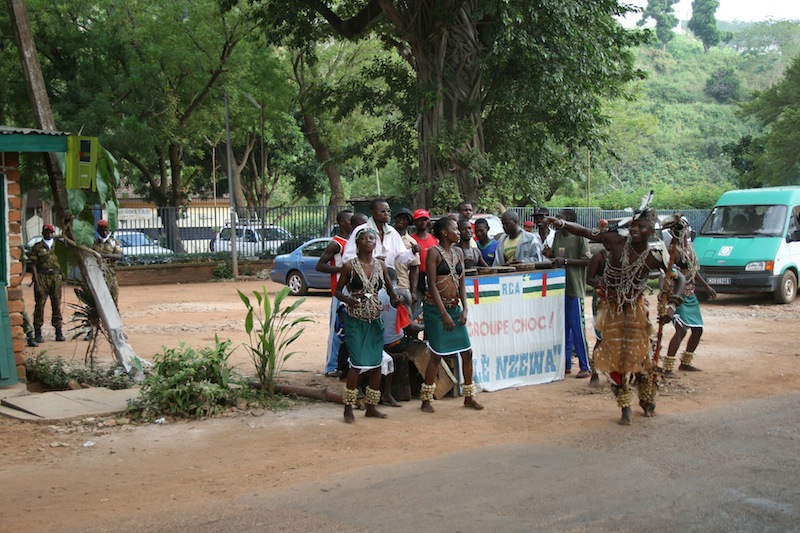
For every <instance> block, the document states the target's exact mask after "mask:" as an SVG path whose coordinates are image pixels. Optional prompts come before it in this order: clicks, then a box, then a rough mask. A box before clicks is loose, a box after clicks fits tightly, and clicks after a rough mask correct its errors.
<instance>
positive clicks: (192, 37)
mask: <svg viewBox="0 0 800 533" xmlns="http://www.w3.org/2000/svg"><path fill="white" fill-rule="evenodd" d="M29 3H30V4H32V5H31V8H30V12H31V13H32V19H33V20H32V25H33V26H34V31H35V32H36V39H37V43H38V45H39V52H40V56H41V57H43V58H46V61H44V62H43V69H44V71H45V75H46V77H47V78H48V79H49V80H50V85H49V90H50V91H51V93H52V101H53V108H54V112H55V113H56V114H57V116H58V117H59V118H58V123H59V124H60V125H63V127H64V129H68V130H70V131H80V130H81V129H84V128H85V127H86V128H88V129H87V133H88V132H91V133H93V134H99V135H100V137H101V141H102V142H103V144H104V145H105V146H106V147H108V148H109V149H110V150H111V151H112V152H113V153H115V154H118V155H119V156H121V157H122V158H123V159H124V160H125V162H126V163H127V164H128V165H129V168H131V167H132V168H133V169H135V171H133V172H131V173H130V175H129V176H138V178H139V179H132V180H130V181H132V182H133V184H134V185H142V186H141V187H140V190H141V191H145V192H146V193H147V195H148V196H150V197H151V199H152V200H153V201H154V202H155V203H156V205H158V206H159V207H179V206H182V205H184V204H185V203H186V200H187V198H186V194H187V191H188V190H189V188H190V187H191V184H192V182H193V181H194V180H195V179H196V178H197V176H198V175H199V174H200V168H199V167H198V166H194V167H188V168H187V165H186V161H187V156H188V155H190V154H191V152H192V151H193V150H194V151H200V150H202V149H203V148H202V147H203V146H204V144H205V141H204V139H203V134H204V133H206V132H207V131H209V130H210V129H211V128H212V127H213V128H214V129H217V127H218V126H217V125H218V124H219V123H220V121H221V116H222V114H221V107H222V98H221V94H220V93H219V85H220V84H221V82H222V81H223V79H224V77H225V75H226V73H227V72H228V70H229V69H231V68H234V64H235V60H236V58H235V55H234V51H235V50H236V47H237V46H238V45H239V43H240V42H241V41H242V39H244V38H245V37H246V36H248V35H249V34H251V33H252V31H253V29H254V26H253V25H252V24H251V23H250V22H248V19H247V16H246V13H244V12H243V11H242V10H241V9H240V8H239V7H238V6H235V7H234V8H233V9H229V10H226V11H221V10H220V7H219V5H218V3H217V2H215V1H214V0H197V1H194V2H185V1H184V2H155V3H154V2H149V1H146V0H129V1H127V2H124V3H122V4H120V3H119V2H116V1H113V0H64V1H63V2H59V3H57V4H53V3H52V2H48V1H45V0H31V1H30V2H29ZM212 124H213V126H210V125H212ZM176 212H177V210H175V209H164V210H162V211H161V215H162V220H163V221H164V227H165V230H166V231H167V242H176V243H180V239H179V238H178V233H177V221H176V220H175V217H174V216H171V215H173V214H175V213H176ZM178 246H179V247H180V244H178ZM177 251H181V250H177Z"/></svg>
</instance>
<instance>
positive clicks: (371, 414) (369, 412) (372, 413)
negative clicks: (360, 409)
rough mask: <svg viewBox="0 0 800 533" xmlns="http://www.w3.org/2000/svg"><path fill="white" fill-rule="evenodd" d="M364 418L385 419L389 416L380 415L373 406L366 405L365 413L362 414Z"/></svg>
mask: <svg viewBox="0 0 800 533" xmlns="http://www.w3.org/2000/svg"><path fill="white" fill-rule="evenodd" d="M364 416H369V417H372V418H386V417H387V416H389V415H387V414H386V413H381V412H380V411H378V409H377V407H375V406H374V405H367V412H366V413H364Z"/></svg>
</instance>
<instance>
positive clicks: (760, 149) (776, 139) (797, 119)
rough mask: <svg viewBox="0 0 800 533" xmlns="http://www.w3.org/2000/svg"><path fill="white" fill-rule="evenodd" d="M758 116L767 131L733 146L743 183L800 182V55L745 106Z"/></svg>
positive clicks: (794, 183)
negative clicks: (776, 79)
mask: <svg viewBox="0 0 800 533" xmlns="http://www.w3.org/2000/svg"><path fill="white" fill-rule="evenodd" d="M743 113H744V115H745V116H749V117H754V118H756V119H758V121H759V122H760V123H761V125H762V127H763V128H764V130H765V133H764V134H763V135H762V136H760V138H754V139H749V138H747V139H745V136H742V137H743V138H742V140H740V142H739V143H738V145H732V146H730V145H729V147H731V152H732V156H733V158H734V159H733V164H734V165H736V168H737V170H738V171H739V172H740V180H741V182H742V183H747V184H749V185H753V184H760V185H796V184H798V183H800V154H799V153H798V151H797V147H798V146H800V55H798V56H797V57H795V59H794V60H793V62H792V64H791V65H790V66H789V69H788V70H787V71H786V75H785V76H784V78H783V79H782V80H780V81H779V82H778V83H776V84H775V85H773V86H772V87H770V88H768V89H767V90H765V91H763V92H762V93H760V94H758V95H757V96H756V98H755V99H754V100H753V101H752V102H750V103H749V104H747V105H745V106H744V107H743Z"/></svg>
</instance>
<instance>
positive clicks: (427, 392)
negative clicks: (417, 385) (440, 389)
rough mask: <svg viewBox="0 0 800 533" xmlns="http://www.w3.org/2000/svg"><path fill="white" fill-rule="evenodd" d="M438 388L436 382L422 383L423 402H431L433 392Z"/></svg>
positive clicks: (420, 394)
mask: <svg viewBox="0 0 800 533" xmlns="http://www.w3.org/2000/svg"><path fill="white" fill-rule="evenodd" d="M435 390H436V384H435V383H431V384H430V385H428V384H427V383H423V384H422V388H421V389H420V391H419V399H420V400H422V401H423V402H429V401H431V400H433V392H434V391H435Z"/></svg>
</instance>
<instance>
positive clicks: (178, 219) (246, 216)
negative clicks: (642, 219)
mask: <svg viewBox="0 0 800 533" xmlns="http://www.w3.org/2000/svg"><path fill="white" fill-rule="evenodd" d="M345 208H347V207H345V206H338V207H328V206H303V207H269V208H243V209H238V210H237V224H236V225H237V228H238V230H237V239H239V238H240V237H241V236H242V235H249V234H250V233H251V232H248V231H243V232H242V233H240V230H243V229H244V228H250V229H253V230H256V232H257V231H261V232H262V233H263V232H266V231H268V230H267V228H276V227H277V228H278V229H279V230H281V229H282V230H285V232H283V231H281V234H283V235H285V236H286V237H285V238H282V239H281V242H280V244H279V245H278V246H270V247H269V248H265V249H264V250H263V253H262V254H260V256H262V257H269V256H274V255H275V254H277V253H288V252H290V251H292V250H293V249H294V248H296V247H297V246H299V245H300V244H302V243H303V242H305V241H307V240H309V239H312V238H316V237H322V236H328V235H330V234H331V229H332V228H333V226H334V223H335V217H336V213H338V212H339V211H341V210H342V209H345ZM561 209H562V208H559V207H551V208H549V210H550V213H551V214H553V215H555V214H557V213H558V212H559V211H560V210H561ZM573 209H575V211H576V213H577V215H578V222H579V223H580V224H583V225H584V226H587V227H595V226H597V224H598V222H599V221H600V219H607V220H608V219H613V218H619V217H625V216H630V212H626V211H623V210H602V209H597V208H586V207H583V208H581V207H578V208H573ZM512 210H514V211H516V212H517V213H518V214H519V217H520V220H532V219H533V211H534V208H531V207H518V208H512ZM673 212H674V211H672V210H660V211H658V213H659V214H660V215H667V214H672V213H673ZM709 212H710V210H707V209H697V210H687V211H683V213H684V215H685V216H686V217H687V218H688V219H689V222H690V224H691V225H692V227H693V228H695V229H698V230H699V228H700V226H701V225H702V223H703V221H704V220H705V218H706V217H707V216H708V214H709ZM118 217H119V226H118V228H117V230H116V232H117V235H118V236H120V237H123V236H125V235H127V236H128V238H129V239H132V241H137V239H138V242H140V243H141V242H142V240H143V241H144V244H145V246H144V248H143V247H141V246H139V247H133V246H131V247H130V249H129V250H125V248H124V247H123V251H125V252H126V256H128V262H131V263H152V262H159V261H163V260H165V259H166V260H172V259H175V258H177V257H178V256H200V255H204V254H211V253H216V254H218V255H220V256H225V255H228V254H229V251H228V250H229V248H228V249H227V250H226V249H223V248H220V249H217V250H213V249H212V248H213V245H212V242H213V241H214V240H215V239H216V237H217V235H218V234H219V233H220V230H223V229H224V228H225V227H226V226H227V227H230V220H231V212H230V207H228V206H219V207H213V206H207V207H206V206H189V207H180V208H178V207H140V208H120V209H119V214H118ZM227 233H228V234H229V233H230V231H228V232H227ZM141 234H144V235H145V237H142V236H141ZM118 240H121V239H118ZM273 243H274V241H273Z"/></svg>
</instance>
